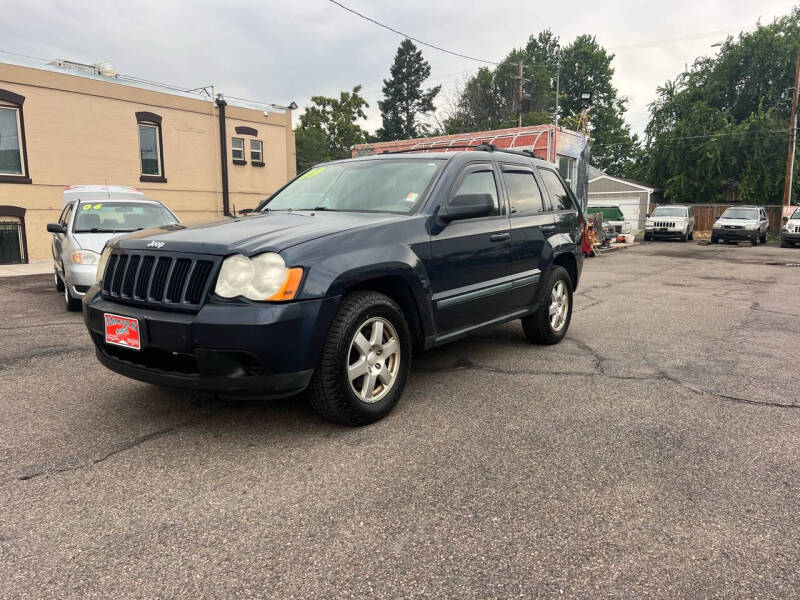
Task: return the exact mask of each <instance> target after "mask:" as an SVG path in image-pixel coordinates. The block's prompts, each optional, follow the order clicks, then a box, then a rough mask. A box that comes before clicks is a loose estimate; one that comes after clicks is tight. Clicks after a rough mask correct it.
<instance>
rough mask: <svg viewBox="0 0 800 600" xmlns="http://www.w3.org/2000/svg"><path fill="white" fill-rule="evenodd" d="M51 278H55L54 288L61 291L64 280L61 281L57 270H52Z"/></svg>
mask: <svg viewBox="0 0 800 600" xmlns="http://www.w3.org/2000/svg"><path fill="white" fill-rule="evenodd" d="M53 279H55V283H56V290H58V291H59V292H63V291H64V282H63V281H61V277H59V276H58V271H53Z"/></svg>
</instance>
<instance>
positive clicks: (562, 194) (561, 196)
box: [539, 168, 575, 210]
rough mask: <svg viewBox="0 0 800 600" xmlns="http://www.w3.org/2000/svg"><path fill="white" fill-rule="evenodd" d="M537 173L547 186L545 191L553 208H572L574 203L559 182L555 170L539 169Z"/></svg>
mask: <svg viewBox="0 0 800 600" xmlns="http://www.w3.org/2000/svg"><path fill="white" fill-rule="evenodd" d="M539 175H540V176H541V177H542V182H543V183H544V187H545V188H547V193H548V194H549V195H550V201H551V202H552V203H553V210H574V209H575V205H574V204H573V203H572V199H571V198H570V196H569V192H568V191H567V188H566V187H564V184H563V183H561V179H559V177H558V175H556V172H555V171H551V170H550V169H542V168H540V169H539Z"/></svg>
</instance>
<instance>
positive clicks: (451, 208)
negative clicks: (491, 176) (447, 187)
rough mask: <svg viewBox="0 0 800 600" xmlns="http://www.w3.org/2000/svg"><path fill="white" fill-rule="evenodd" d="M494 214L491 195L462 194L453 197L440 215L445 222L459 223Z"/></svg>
mask: <svg viewBox="0 0 800 600" xmlns="http://www.w3.org/2000/svg"><path fill="white" fill-rule="evenodd" d="M493 212H494V199H493V198H492V195H491V194H460V195H458V196H453V197H452V198H450V199H449V200H448V201H447V202H446V203H445V205H444V211H442V212H440V213H439V217H440V218H441V219H442V220H443V221H447V222H449V221H457V220H462V219H474V218H477V217H488V216H489V215H491V214H492V213H493Z"/></svg>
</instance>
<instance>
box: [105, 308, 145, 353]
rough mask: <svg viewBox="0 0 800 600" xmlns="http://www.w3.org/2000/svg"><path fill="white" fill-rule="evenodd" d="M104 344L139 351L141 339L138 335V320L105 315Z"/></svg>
mask: <svg viewBox="0 0 800 600" xmlns="http://www.w3.org/2000/svg"><path fill="white" fill-rule="evenodd" d="M103 316H104V318H105V322H106V344H113V345H115V346H122V347H123V348H130V349H131V350H141V348H142V338H141V337H140V335H139V319H132V318H131V317H123V316H120V315H112V314H110V313H105V315H103Z"/></svg>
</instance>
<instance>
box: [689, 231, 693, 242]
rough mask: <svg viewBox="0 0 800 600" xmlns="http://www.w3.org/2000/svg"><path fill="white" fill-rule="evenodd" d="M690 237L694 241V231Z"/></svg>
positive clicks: (690, 233)
mask: <svg viewBox="0 0 800 600" xmlns="http://www.w3.org/2000/svg"><path fill="white" fill-rule="evenodd" d="M689 239H690V240H692V241H694V231H691V232H689Z"/></svg>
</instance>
